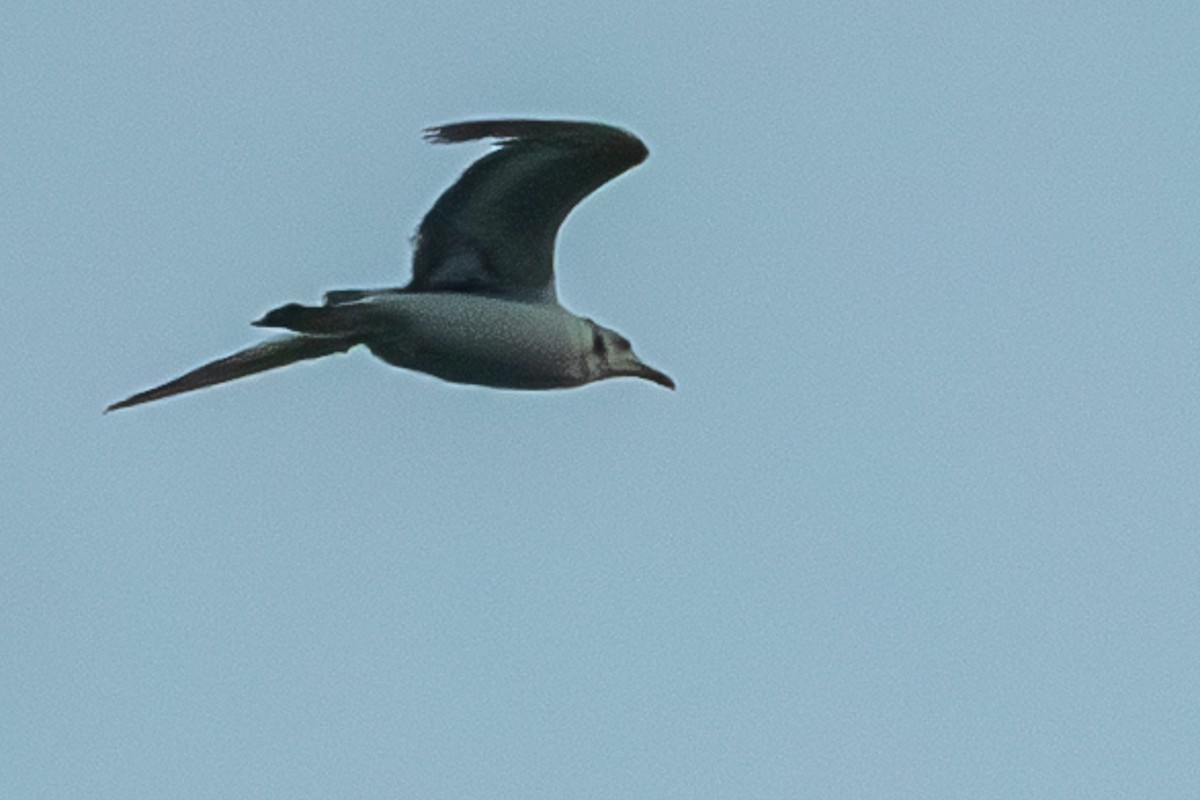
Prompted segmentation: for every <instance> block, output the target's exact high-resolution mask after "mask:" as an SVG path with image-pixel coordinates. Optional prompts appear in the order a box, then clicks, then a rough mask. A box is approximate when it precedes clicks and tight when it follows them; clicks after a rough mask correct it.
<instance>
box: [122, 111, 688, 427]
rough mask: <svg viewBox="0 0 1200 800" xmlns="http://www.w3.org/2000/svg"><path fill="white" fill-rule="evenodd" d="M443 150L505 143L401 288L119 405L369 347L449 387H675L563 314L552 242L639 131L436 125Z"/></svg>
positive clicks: (443, 200) (472, 174)
mask: <svg viewBox="0 0 1200 800" xmlns="http://www.w3.org/2000/svg"><path fill="white" fill-rule="evenodd" d="M428 135H429V138H430V139H431V140H432V141H435V142H458V141H467V140H471V139H479V138H498V139H499V140H500V148H499V149H498V150H496V151H494V152H492V153H490V154H488V155H486V156H484V157H483V158H481V159H479V160H478V161H476V162H475V163H474V164H472V165H471V167H470V168H468V169H467V171H466V172H465V173H463V175H462V177H461V178H460V179H459V180H458V181H457V182H456V183H455V184H454V185H453V186H451V187H450V188H449V189H447V190H446V192H445V193H443V194H442V196H441V197H440V198H438V201H437V202H436V203H435V204H434V206H433V208H432V209H430V211H429V213H428V214H426V216H425V219H424V220H423V221H422V222H421V226H420V228H419V230H418V233H417V248H416V252H415V253H414V255H413V278H412V281H410V282H409V284H408V285H407V286H405V287H402V288H398V289H381V290H360V289H351V290H341V291H334V292H329V293H327V294H326V295H325V303H324V305H321V306H302V305H298V304H294V303H293V304H289V305H285V306H281V307H280V308H277V309H275V310H273V311H271V312H268V313H267V314H266V316H264V317H263V318H262V319H260V320H258V321H257V322H255V323H254V324H255V325H258V326H260V327H266V328H283V329H286V330H288V331H291V333H290V334H288V335H287V336H284V337H281V338H276V339H271V340H268V341H266V342H263V343H261V344H258V345H255V346H253V347H249V348H247V349H245V350H242V351H239V352H237V353H234V354H233V355H231V356H227V357H225V358H222V359H219V360H217V361H214V362H211V363H209V364H205V365H204V366H202V367H199V368H198V369H195V370H193V371H191V372H189V373H187V374H186V375H183V376H182V377H180V378H177V379H175V380H173V381H170V382H169V383H166V384H163V385H162V386H158V387H156V388H154V389H149V390H147V391H144V392H140V393H138V394H135V395H133V396H132V397H130V398H128V399H126V400H122V401H120V402H118V403H114V404H113V405H111V406H109V407H108V409H107V410H109V411H112V410H115V409H118V408H126V407H128V406H133V405H138V404H140V403H146V402H149V401H151V400H158V399H161V398H163V397H169V396H171V395H175V394H181V393H183V392H188V391H193V390H195V389H200V388H203V387H205V386H212V385H215V384H218V383H224V382H226V381H230V380H234V379H236V378H241V377H245V376H247V375H252V374H255V373H257V372H263V371H265V370H268V369H274V368H276V367H281V366H285V365H287V364H291V363H294V362H296V361H301V360H305V359H312V358H320V357H322V356H326V355H331V354H333V353H339V352H345V351H346V350H349V349H351V348H353V347H355V346H357V345H360V344H361V345H364V346H366V347H367V348H368V349H369V350H370V351H371V352H372V353H373V354H375V355H376V356H377V357H379V358H380V359H382V360H383V361H386V362H387V363H389V364H392V365H394V366H397V367H403V368H405V369H412V370H416V371H418V372H424V373H427V374H430V375H434V376H436V377H439V378H442V379H444V380H447V381H452V382H455V383H467V384H477V385H481V386H492V387H497V388H505V389H556V388H568V387H572V386H580V385H583V384H585V383H591V382H593V381H598V380H603V379H605V378H613V377H620V376H630V377H639V378H644V379H646V380H650V381H653V382H655V383H658V384H660V385H662V386H666V387H668V388H672V389H673V388H674V387H675V384H674V382H673V381H672V380H671V379H670V378H668V377H667V376H666V375H665V374H663V373H662V372H659V371H658V370H656V369H653V368H651V367H649V366H647V365H645V364H643V363H642V362H641V361H640V360H639V359H638V358H637V357H636V356H635V355H634V354H633V350H632V348H631V347H630V345H629V341H628V340H627V339H625V338H624V337H623V336H621V335H620V334H618V333H616V332H614V331H611V330H609V329H607V328H604V327H602V326H600V325H597V324H596V323H595V322H593V321H591V320H590V319H586V318H584V317H580V316H577V315H575V314H573V313H571V312H570V311H567V310H566V309H565V308H563V307H562V306H561V305H559V304H558V300H557V296H556V293H555V290H554V242H555V238H556V235H557V233H558V228H559V226H560V225H561V224H562V222H563V220H564V219H565V218H566V216H567V214H569V213H570V211H571V209H572V208H574V207H575V205H576V204H577V203H578V202H579V201H580V200H582V199H583V198H584V197H586V196H587V195H588V194H590V193H591V192H592V191H594V190H595V189H596V188H598V187H599V186H601V185H603V184H604V183H605V182H607V181H608V180H611V179H612V178H614V177H616V176H617V175H619V174H621V173H622V172H624V171H626V170H627V169H629V168H631V167H633V166H636V165H637V164H639V163H641V162H642V161H643V160H644V159H645V157H646V148H645V145H643V144H642V143H641V141H639V140H638V139H637V138H636V137H634V136H633V135H632V134H629V133H626V132H625V131H621V130H618V129H616V128H611V127H609V126H606V125H598V124H595V123H583V122H552V121H547V120H494V121H483V122H465V123H458V124H455V125H444V126H441V127H437V128H432V129H430V130H429V132H428Z"/></svg>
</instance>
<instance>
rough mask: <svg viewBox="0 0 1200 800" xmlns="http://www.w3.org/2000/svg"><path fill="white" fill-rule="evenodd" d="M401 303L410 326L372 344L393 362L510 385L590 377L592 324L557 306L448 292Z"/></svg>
mask: <svg viewBox="0 0 1200 800" xmlns="http://www.w3.org/2000/svg"><path fill="white" fill-rule="evenodd" d="M396 300H397V303H398V305H400V304H402V305H403V310H402V312H401V314H400V315H401V316H402V317H403V320H404V324H403V325H402V326H400V327H398V328H397V330H396V331H395V332H394V333H389V334H384V335H376V336H372V337H371V338H370V339H368V340H367V341H366V345H367V347H368V348H370V350H371V352H372V353H374V354H375V356H376V357H378V358H380V359H382V360H384V361H386V362H388V363H389V364H393V365H395V366H397V367H403V368H405V369H412V370H417V371H418V372H424V373H426V374H429V375H434V376H436V377H438V378H441V379H443V380H447V381H452V382H454V383H470V384H478V385H481V386H492V387H497V388H504V389H553V388H566V387H570V386H578V385H580V384H582V383H584V382H586V378H585V375H586V368H585V365H584V357H585V355H586V353H587V348H588V347H589V346H590V339H589V335H588V331H587V326H586V323H584V322H583V321H582V320H580V319H579V318H578V317H575V316H574V315H572V314H570V313H568V312H566V311H564V310H563V309H561V308H559V307H557V306H540V305H531V304H525V303H517V302H513V301H507V300H497V299H493V298H481V297H476V296H469V295H448V294H427V295H409V296H407V297H403V296H402V297H399V298H396Z"/></svg>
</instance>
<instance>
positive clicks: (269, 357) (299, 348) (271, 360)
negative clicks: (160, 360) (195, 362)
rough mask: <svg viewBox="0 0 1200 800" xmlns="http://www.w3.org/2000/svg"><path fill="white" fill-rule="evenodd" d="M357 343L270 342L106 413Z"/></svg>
mask: <svg viewBox="0 0 1200 800" xmlns="http://www.w3.org/2000/svg"><path fill="white" fill-rule="evenodd" d="M357 343H358V342H357V341H355V340H354V339H347V338H336V337H331V336H283V337H279V338H276V339H270V340H268V341H265V342H263V343H262V344H257V345H255V346H253V347H248V348H246V349H245V350H239V351H238V352H236V353H234V354H233V355H230V356H226V357H225V358H221V359H218V360H216V361H213V362H211V363H208V364H205V365H204V366H202V367H197V368H196V369H194V370H192V371H191V372H189V373H187V374H186V375H182V376H180V377H178V378H176V379H175V380H173V381H169V382H167V383H164V384H163V385H162V386H156V387H155V388H153V389H147V390H146V391H144V392H138V393H137V394H135V395H133V396H132V397H127V398H125V399H124V400H121V401H120V402H118V403H113V404H112V405H111V406H109V407H108V408H106V409H104V413H105V414H107V413H108V412H110V411H116V410H117V409H119V408H129V407H130V406H136V405H140V404H142V403H149V402H150V401H151V400H161V399H162V398H164V397H170V396H171V395H176V394H183V393H184V392H192V391H195V390H196V389H203V388H204V387H206V386H215V385H216V384H218V383H225V382H226V381H232V380H236V379H237V378H244V377H246V376H247V375H253V374H255V373H257V372H265V371H266V370H269V369H275V368H276V367H285V366H287V365H288V364H292V363H295V362H297V361H304V360H306V359H310V358H321V357H322V356H328V355H333V354H334V353H344V352H346V351H347V350H349V349H350V348H351V347H353V346H354V345H356V344H357Z"/></svg>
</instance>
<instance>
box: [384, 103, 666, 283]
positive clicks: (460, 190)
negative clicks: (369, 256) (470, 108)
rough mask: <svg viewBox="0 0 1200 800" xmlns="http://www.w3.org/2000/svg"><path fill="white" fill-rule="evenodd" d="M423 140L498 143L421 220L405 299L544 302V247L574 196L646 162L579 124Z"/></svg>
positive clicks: (491, 124)
mask: <svg viewBox="0 0 1200 800" xmlns="http://www.w3.org/2000/svg"><path fill="white" fill-rule="evenodd" d="M425 137H426V138H427V139H428V140H429V141H431V142H438V143H450V142H465V141H470V140H473V139H488V138H492V139H498V140H499V148H498V149H497V150H495V151H493V152H491V153H489V154H488V155H486V156H484V157H483V158H481V159H479V160H478V161H476V162H475V163H474V164H472V165H471V166H470V167H469V168H468V169H467V171H466V172H464V173H463V175H462V177H461V178H459V179H458V181H457V182H456V183H455V184H454V185H453V186H451V187H450V188H449V189H447V190H446V191H445V192H444V193H443V194H442V196H441V197H439V198H438V200H437V202H436V203H434V205H433V208H431V209H430V210H429V213H428V214H426V215H425V219H424V220H422V221H421V227H420V228H419V229H418V231H417V246H416V252H415V253H414V254H413V279H412V282H411V283H409V285H408V286H407V287H406V290H407V291H412V292H429V291H452V292H472V293H478V294H488V295H497V296H504V297H512V298H515V299H522V300H531V301H545V302H553V301H554V297H555V294H554V239H555V236H556V235H557V233H558V229H559V226H561V225H562V223H563V220H564V219H566V217H567V215H568V214H569V213H571V209H572V208H574V207H575V206H576V205H577V204H578V203H579V202H580V201H581V200H583V198H585V197H587V196H588V195H589V194H591V193H592V192H594V191H595V190H596V189H598V188H599V187H600V186H602V185H603V184H605V183H607V182H608V181H610V180H612V179H613V178H615V177H616V176H618V175H620V174H621V173H622V172H624V171H626V170H627V169H630V168H631V167H635V166H637V165H638V164H640V163H642V161H644V160H645V159H646V155H647V150H646V146H645V145H644V144H642V142H641V140H639V139H638V138H637V137H636V136H634V135H633V134H631V133H627V132H626V131H623V130H620V129H618V128H613V127H610V126H608V125H600V124H596V123H589V122H557V121H550V120H519V119H512V120H488V121H481V122H460V123H457V124H453V125H439V126H438V127H435V128H429V129H428V130H427V131H426V132H425Z"/></svg>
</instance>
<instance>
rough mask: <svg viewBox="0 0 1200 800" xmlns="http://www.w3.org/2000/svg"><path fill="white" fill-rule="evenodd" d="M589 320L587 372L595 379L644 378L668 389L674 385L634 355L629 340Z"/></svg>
mask: <svg viewBox="0 0 1200 800" xmlns="http://www.w3.org/2000/svg"><path fill="white" fill-rule="evenodd" d="M588 322H590V323H591V326H590V327H591V329H592V348H591V351H590V352H589V353H588V355H587V373H588V375H591V376H593V377H592V380H597V381H598V380H603V379H605V378H620V377H626V376H627V377H631V378H644V379H646V380H648V381H653V382H654V383H657V384H658V385H659V386H665V387H667V388H668V389H674V388H675V381H673V380H671V378H670V377H668V376H667V375H666V374H665V373H663V372H659V371H658V370H656V369H654V368H653V367H651V366H648V365H646V364H644V363H643V362H642V361H641V359H639V358H638V357H637V356H636V355H634V352H633V347H632V346H631V345H630V344H629V340H628V339H626V338H625V337H624V336H622V335H621V334H619V333H617V332H616V331H613V330H609V329H608V328H605V327H604V326H602V325H597V324H596V323H594V322H591V320H588Z"/></svg>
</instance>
